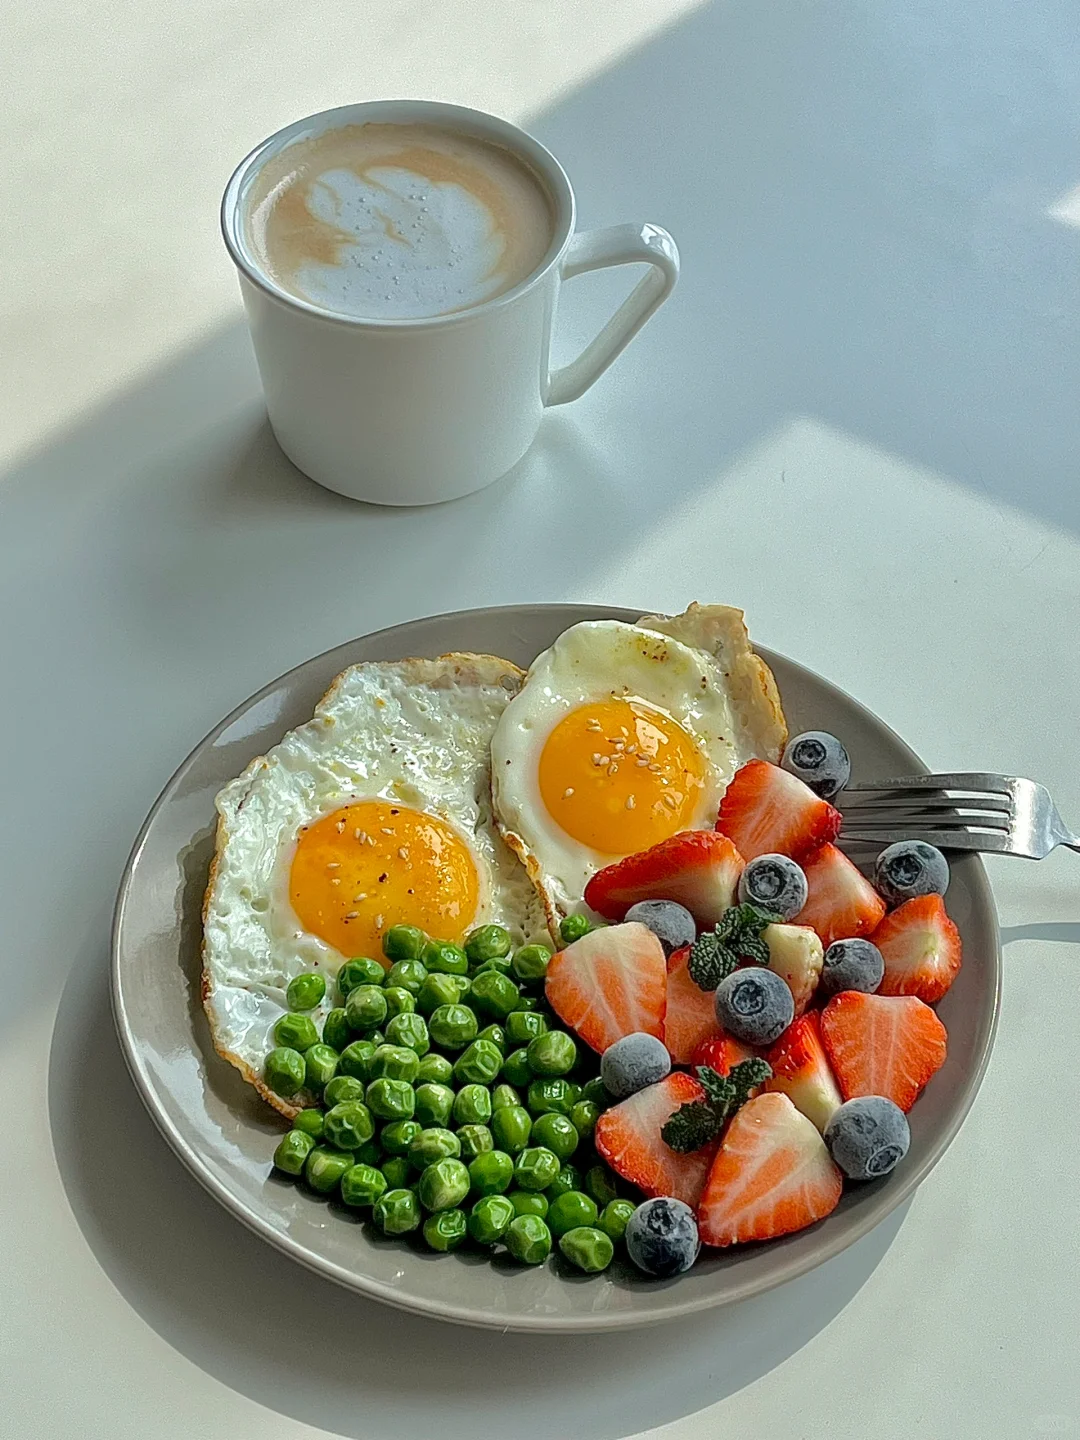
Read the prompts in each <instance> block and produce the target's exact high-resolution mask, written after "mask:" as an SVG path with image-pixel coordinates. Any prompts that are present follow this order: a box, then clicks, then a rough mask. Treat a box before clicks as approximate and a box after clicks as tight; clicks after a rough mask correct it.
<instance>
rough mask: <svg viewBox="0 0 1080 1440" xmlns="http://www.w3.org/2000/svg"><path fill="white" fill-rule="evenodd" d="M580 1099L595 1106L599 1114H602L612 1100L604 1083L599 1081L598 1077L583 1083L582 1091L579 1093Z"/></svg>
mask: <svg viewBox="0 0 1080 1440" xmlns="http://www.w3.org/2000/svg"><path fill="white" fill-rule="evenodd" d="M581 1098H582V1099H583V1100H588V1101H589V1102H590V1103H591V1104H593V1105H595V1106H596V1108H597V1109H598V1110H599V1111H600V1112H601V1114H603V1112H604V1111H605V1110H606V1109H607V1108H608V1107H609V1106H610V1105H611V1103H612V1098H611V1096H610V1095H609V1094H608V1092H607V1089H606V1088H605V1086H604V1082H603V1080H601V1079H600V1076H599V1075H597V1076H595V1077H594V1078H593V1079H592V1080H587V1081H586V1082H585V1086H584V1089H583V1090H582V1092H581Z"/></svg>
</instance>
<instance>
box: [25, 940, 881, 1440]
mask: <svg viewBox="0 0 1080 1440" xmlns="http://www.w3.org/2000/svg"><path fill="white" fill-rule="evenodd" d="M49 1116H50V1121H51V1126H52V1135H53V1144H54V1147H55V1152H56V1159H57V1164H58V1166H59V1169H60V1174H61V1176H62V1178H63V1183H64V1188H65V1191H66V1193H67V1197H68V1200H69V1202H70V1204H71V1208H72V1211H73V1213H74V1215H75V1217H76V1220H77V1221H78V1223H79V1225H80V1227H81V1229H82V1232H83V1234H84V1236H85V1238H86V1240H87V1243H88V1244H89V1245H90V1247H91V1249H92V1250H93V1253H94V1254H95V1256H96V1257H97V1259H98V1261H99V1263H100V1264H101V1266H102V1267H103V1269H104V1270H105V1272H106V1274H107V1275H108V1276H109V1278H110V1279H111V1280H112V1282H113V1283H114V1284H115V1285H116V1287H117V1289H118V1290H119V1291H120V1292H121V1294H122V1295H123V1296H124V1297H125V1298H126V1300H127V1301H128V1303H129V1304H130V1305H131V1306H132V1307H133V1308H134V1309H135V1310H136V1311H137V1312H138V1313H139V1314H140V1315H141V1316H142V1318H143V1319H144V1320H145V1321H146V1322H147V1324H149V1325H151V1326H152V1327H153V1328H154V1329H155V1330H156V1331H157V1332H158V1334H160V1335H161V1336H162V1337H163V1338H164V1339H165V1340H167V1341H168V1342H169V1343H170V1344H171V1345H173V1346H175V1347H176V1349H178V1350H179V1351H180V1352H181V1353H182V1354H184V1355H186V1356H187V1357H188V1358H189V1359H190V1360H191V1361H192V1362H193V1363H194V1364H196V1365H198V1366H200V1367H201V1368H202V1369H204V1370H206V1371H207V1372H208V1373H209V1374H211V1375H213V1376H214V1377H215V1378H216V1379H218V1380H220V1381H221V1382H222V1383H223V1384H226V1385H229V1386H232V1387H233V1388H234V1389H236V1390H239V1391H240V1392H242V1393H243V1394H246V1395H248V1396H250V1397H251V1398H252V1399H253V1400H255V1401H257V1402H258V1403H259V1404H261V1405H265V1406H267V1407H269V1408H270V1409H271V1410H277V1411H280V1412H281V1413H282V1414H285V1415H290V1416H293V1417H295V1418H296V1419H299V1420H303V1421H305V1422H306V1423H308V1424H311V1425H316V1426H320V1427H322V1428H323V1429H326V1430H329V1431H331V1432H332V1433H336V1434H342V1435H346V1436H355V1437H363V1440H370V1437H372V1436H375V1435H379V1436H384V1437H386V1440H415V1437H416V1434H417V1425H418V1423H419V1420H418V1416H419V1415H420V1414H421V1413H424V1414H427V1415H433V1414H435V1413H437V1414H438V1416H439V1429H440V1436H441V1440H459V1437H460V1440H477V1437H483V1436H486V1435H488V1434H490V1435H514V1436H518V1437H521V1440H533V1437H535V1440H551V1437H552V1436H576V1435H577V1434H579V1433H580V1432H581V1428H582V1427H583V1426H584V1425H587V1429H588V1433H589V1435H590V1436H591V1437H594V1440H622V1437H624V1436H628V1435H636V1434H637V1433H638V1432H639V1431H641V1430H646V1429H650V1428H652V1427H654V1426H657V1425H663V1424H665V1423H667V1422H669V1421H672V1420H676V1419H678V1418H679V1417H681V1416H684V1415H688V1414H692V1413H694V1412H695V1411H698V1410H701V1409H703V1408H704V1407H705V1406H707V1405H710V1404H713V1403H714V1402H715V1401H717V1400H720V1399H722V1398H723V1397H724V1396H725V1395H729V1394H731V1393H733V1392H734V1391H736V1390H739V1389H741V1388H742V1387H743V1386H745V1385H748V1384H750V1383H751V1382H752V1381H754V1380H756V1379H758V1378H759V1377H760V1376H762V1375H765V1374H767V1373H768V1371H769V1370H771V1369H772V1368H773V1367H774V1366H776V1365H779V1364H781V1363H782V1362H783V1361H784V1360H786V1359H787V1358H788V1356H789V1355H792V1354H793V1353H794V1352H795V1351H797V1350H798V1349H800V1348H801V1347H802V1346H803V1345H805V1344H806V1343H807V1341H809V1340H810V1339H812V1338H813V1336H814V1335H816V1334H817V1333H818V1332H819V1331H820V1330H821V1329H823V1328H824V1327H825V1326H826V1325H827V1324H828V1323H829V1321H830V1320H832V1318H833V1317H834V1316H835V1315H837V1314H838V1313H839V1312H840V1310H842V1309H843V1308H844V1306H845V1305H846V1304H847V1303H848V1301H849V1300H851V1298H852V1297H853V1296H854V1295H855V1294H856V1293H857V1292H858V1290H859V1289H860V1287H861V1286H862V1285H863V1284H864V1282H865V1281H866V1279H867V1278H868V1277H869V1276H870V1274H871V1273H872V1272H873V1270H874V1268H875V1266H876V1265H877V1264H878V1262H879V1261H880V1259H881V1257H882V1256H883V1255H884V1253H885V1251H886V1250H887V1249H888V1247H889V1245H890V1244H891V1243H892V1240H893V1238H894V1237H895V1235H896V1232H897V1230H898V1229H899V1227H900V1225H901V1223H902V1221H903V1217H904V1214H905V1213H906V1208H907V1207H906V1206H905V1207H901V1209H900V1210H899V1211H897V1212H896V1213H894V1214H893V1215H892V1216H890V1217H889V1219H888V1220H886V1221H885V1222H884V1223H883V1224H881V1225H879V1226H878V1227H877V1229H876V1230H874V1231H873V1232H872V1233H871V1234H870V1235H868V1236H866V1237H865V1238H864V1239H863V1240H861V1241H859V1242H858V1243H857V1244H855V1245H853V1246H852V1247H851V1248H850V1249H849V1250H847V1251H845V1252H844V1253H843V1254H842V1255H840V1256H838V1257H836V1258H835V1259H834V1260H831V1261H830V1262H829V1263H828V1264H827V1265H824V1266H822V1267H821V1268H820V1269H819V1270H817V1271H815V1272H813V1273H812V1274H810V1275H806V1276H804V1277H803V1278H801V1279H799V1280H795V1281H793V1282H792V1283H791V1284H788V1285H785V1286H784V1287H782V1289H780V1290H776V1291H773V1292H771V1293H770V1294H768V1295H764V1296H762V1297H760V1298H759V1299H756V1300H752V1301H746V1302H744V1303H743V1304H741V1305H738V1306H735V1307H733V1308H731V1309H728V1310H724V1311H722V1312H717V1313H713V1314H704V1315H698V1316H695V1317H694V1318H693V1319H692V1320H690V1321H687V1322H685V1323H684V1322H679V1323H676V1324H672V1325H667V1326H664V1327H661V1328H658V1329H652V1330H646V1331H640V1332H632V1333H628V1334H621V1335H603V1334H600V1335H584V1336H567V1337H562V1336H552V1337H542V1336H531V1335H530V1336H526V1335H499V1334H495V1333H490V1332H479V1331H474V1330H466V1329H461V1328H458V1327H455V1326H451V1325H445V1324H441V1323H438V1322H435V1321H425V1320H422V1319H419V1318H416V1317H414V1316H410V1315H406V1314H403V1313H400V1312H398V1311H395V1310H391V1309H388V1308H385V1307H382V1306H379V1305H376V1304H374V1303H373V1302H370V1301H367V1300H365V1299H363V1298H361V1297H359V1296H356V1295H353V1294H351V1293H350V1292H347V1291H345V1290H343V1289H341V1288H339V1287H338V1286H336V1285H333V1284H331V1283H330V1282H329V1281H326V1280H323V1279H321V1278H319V1277H317V1276H315V1275H312V1274H310V1273H308V1272H307V1271H306V1270H304V1269H302V1268H301V1267H300V1266H298V1265H296V1264H294V1263H292V1262H291V1261H289V1260H287V1259H286V1258H285V1257H284V1256H281V1255H279V1254H278V1253H277V1252H276V1251H274V1250H272V1249H271V1248H270V1247H269V1246H267V1245H265V1244H263V1243H262V1242H261V1241H259V1240H258V1239H256V1238H255V1237H254V1236H253V1235H250V1234H249V1233H248V1232H247V1231H246V1230H245V1229H243V1227H242V1226H240V1225H239V1224H237V1223H236V1222H235V1221H234V1220H232V1219H231V1218H230V1217H229V1216H228V1215H226V1213H225V1212H224V1211H223V1210H221V1209H220V1208H219V1207H218V1206H217V1205H216V1204H215V1202H214V1201H213V1200H212V1199H211V1198H210V1197H209V1196H208V1195H207V1194H206V1193H205V1192H204V1191H203V1190H202V1189H201V1188H200V1186H199V1185H198V1184H197V1183H196V1182H195V1181H194V1180H193V1179H192V1178H191V1177H190V1176H189V1175H188V1174H187V1172H186V1171H185V1170H184V1169H183V1168H182V1166H181V1165H180V1164H179V1163H178V1162H177V1160H176V1159H175V1157H174V1156H173V1154H172V1152H171V1151H170V1150H169V1149H168V1148H167V1147H166V1145H165V1142H164V1141H163V1140H162V1139H161V1137H160V1136H159V1135H158V1133H157V1131H156V1130H155V1128H154V1126H153V1123H152V1122H151V1120H150V1118H149V1116H148V1115H147V1113H146V1111H145V1110H144V1109H143V1107H142V1105H141V1103H140V1101H139V1099H138V1096H137V1094H136V1092H135V1089H134V1086H133V1085H132V1084H131V1081H130V1079H129V1077H128V1074H127V1071H126V1069H125V1066H124V1062H123V1059H122V1057H121V1054H120V1050H119V1047H118V1044H117V1041H116V1038H115V1035H114V1032H113V1027H112V1020H111V1016H110V1012H109V1001H108V993H107V981H106V966H105V961H104V956H102V955H101V954H100V953H95V952H94V951H93V950H92V949H90V950H88V951H87V953H86V954H84V955H81V956H80V957H79V959H78V961H77V963H76V964H75V966H74V967H73V969H72V972H71V976H70V979H69V981H68V984H67V987H66V989H65V991H64V995H63V998H62V1001H61V1004H60V1009H59V1014H58V1019H57V1023H56V1029H55V1032H54V1035H53V1043H52V1050H51V1057H50V1066H49ZM328 1223H341V1222H340V1220H339V1219H338V1218H337V1217H330V1219H329V1222H328ZM673 1353H677V1354H678V1355H679V1356H680V1357H681V1358H680V1363H678V1364H676V1365H672V1363H671V1357H672V1354H673ZM600 1377H602V1380H603V1386H602V1389H600V1388H598V1379H599V1378H600ZM601 1396H602V1397H603V1406H604V1409H603V1411H602V1412H601V1411H599V1410H598V1408H597V1406H598V1403H599V1401H600V1398H601ZM481 1402H482V1403H481ZM420 1407H422V1408H420Z"/></svg>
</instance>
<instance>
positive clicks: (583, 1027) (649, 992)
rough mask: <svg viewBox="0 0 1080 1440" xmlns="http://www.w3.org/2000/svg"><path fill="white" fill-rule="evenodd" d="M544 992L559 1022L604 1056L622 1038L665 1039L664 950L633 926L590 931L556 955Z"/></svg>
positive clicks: (645, 931)
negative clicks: (646, 1036)
mask: <svg viewBox="0 0 1080 1440" xmlns="http://www.w3.org/2000/svg"><path fill="white" fill-rule="evenodd" d="M544 990H545V993H546V995H547V999H548V1003H549V1004H550V1006H551V1008H552V1009H553V1010H554V1011H555V1013H556V1015H558V1017H559V1019H560V1020H562V1021H564V1022H565V1023H566V1024H567V1025H569V1026H570V1027H571V1029H573V1030H576V1031H577V1033H578V1034H579V1035H580V1036H581V1038H582V1040H584V1041H585V1043H586V1045H591V1046H592V1048H593V1049H594V1050H596V1051H599V1052H600V1053H601V1054H602V1053H603V1052H604V1051H605V1050H606V1049H607V1047H608V1046H609V1045H613V1044H614V1043H615V1041H616V1040H621V1039H622V1037H623V1036H624V1035H633V1034H634V1033H635V1032H636V1031H639V1030H644V1031H646V1032H647V1033H648V1034H649V1035H655V1036H656V1037H657V1038H658V1039H659V1038H661V1037H662V1035H663V1033H664V1009H665V1007H666V1004H667V967H666V965H665V963H664V947H663V946H662V945H661V944H660V941H659V940H658V939H657V938H656V936H655V935H654V934H653V932H652V931H651V930H649V929H647V928H646V927H645V926H644V925H639V924H637V923H636V922H635V921H631V922H630V923H629V924H627V925H608V926H603V927H601V928H600V929H599V930H590V931H589V933H588V934H587V935H583V936H582V937H581V939H580V940H575V941H574V943H573V944H572V945H568V946H567V947H566V949H565V950H560V951H559V953H558V954H557V955H553V956H552V957H551V963H550V964H549V965H548V971H547V981H546V984H545V986H544Z"/></svg>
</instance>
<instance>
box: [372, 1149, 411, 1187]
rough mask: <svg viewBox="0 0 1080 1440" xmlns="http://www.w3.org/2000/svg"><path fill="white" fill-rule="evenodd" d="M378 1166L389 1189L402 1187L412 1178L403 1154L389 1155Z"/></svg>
mask: <svg viewBox="0 0 1080 1440" xmlns="http://www.w3.org/2000/svg"><path fill="white" fill-rule="evenodd" d="M379 1168H380V1170H381V1171H382V1173H383V1174H384V1175H385V1176H386V1184H387V1186H388V1188H389V1189H391V1190H401V1189H404V1187H405V1186H407V1185H408V1184H409V1182H410V1181H411V1180H412V1178H413V1172H412V1170H411V1168H410V1166H409V1162H408V1160H407V1159H406V1158H405V1156H404V1155H391V1156H390V1158H389V1160H384V1161H383V1163H382V1164H381V1165H380V1167H379Z"/></svg>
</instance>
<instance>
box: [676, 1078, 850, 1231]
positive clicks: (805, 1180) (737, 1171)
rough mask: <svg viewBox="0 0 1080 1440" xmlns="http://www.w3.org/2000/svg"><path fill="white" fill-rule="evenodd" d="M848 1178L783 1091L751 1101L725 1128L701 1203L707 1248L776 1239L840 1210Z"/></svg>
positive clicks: (701, 1221) (700, 1224) (699, 1226)
mask: <svg viewBox="0 0 1080 1440" xmlns="http://www.w3.org/2000/svg"><path fill="white" fill-rule="evenodd" d="M843 1188H844V1185H843V1177H842V1176H841V1174H840V1171H839V1170H838V1169H837V1168H836V1166H835V1165H834V1164H833V1162H832V1159H831V1157H830V1155H829V1152H828V1150H826V1148H825V1142H824V1140H822V1138H821V1136H820V1135H819V1134H818V1132H817V1130H815V1128H814V1126H813V1125H812V1124H811V1123H810V1121H809V1120H808V1119H807V1118H806V1116H805V1115H802V1114H800V1113H799V1111H798V1110H797V1109H796V1108H795V1106H794V1105H793V1104H792V1103H791V1101H790V1100H789V1099H788V1097H787V1096H786V1095H777V1094H766V1095H759V1096H757V1098H756V1099H754V1100H748V1101H747V1102H746V1104H745V1105H744V1106H743V1107H742V1109H741V1110H740V1111H739V1112H738V1113H737V1114H736V1116H735V1118H734V1120H732V1122H731V1124H730V1125H729V1126H728V1129H727V1134H726V1135H725V1136H724V1140H723V1143H722V1144H721V1146H720V1149H719V1152H718V1153H717V1156H716V1159H715V1160H714V1161H713V1167H712V1169H711V1170H710V1172H709V1178H708V1181H707V1182H706V1185H705V1193H704V1194H703V1195H702V1197H701V1204H700V1206H699V1207H698V1228H699V1231H700V1233H701V1238H702V1240H704V1242H705V1244H706V1245H737V1244H741V1243H744V1242H746V1241H749V1240H773V1239H775V1238H776V1236H777V1235H790V1234H791V1233H792V1231H794V1230H802V1229H804V1228H805V1227H806V1226H807V1225H813V1224H814V1222H815V1221H816V1220H823V1219H824V1218H825V1216H826V1215H828V1214H830V1212H831V1211H833V1210H835V1209H836V1206H837V1203H838V1202H839V1200H840V1192H841V1191H842V1189H843Z"/></svg>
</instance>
